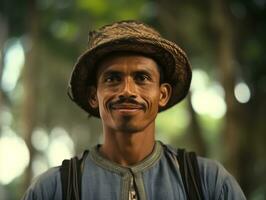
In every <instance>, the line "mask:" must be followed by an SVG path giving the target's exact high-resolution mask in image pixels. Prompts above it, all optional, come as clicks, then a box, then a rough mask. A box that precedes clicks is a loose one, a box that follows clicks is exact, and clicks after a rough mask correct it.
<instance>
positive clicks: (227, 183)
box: [198, 157, 245, 200]
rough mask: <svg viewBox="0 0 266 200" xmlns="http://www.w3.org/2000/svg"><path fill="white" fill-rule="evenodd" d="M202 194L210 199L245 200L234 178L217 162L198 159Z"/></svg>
mask: <svg viewBox="0 0 266 200" xmlns="http://www.w3.org/2000/svg"><path fill="white" fill-rule="evenodd" d="M198 164H199V171H200V174H201V179H202V183H203V184H202V185H203V190H204V193H205V194H207V196H208V197H211V199H217V200H218V199H219V200H220V199H245V196H244V194H243V192H242V190H241V188H240V186H239V184H238V183H237V181H236V180H235V178H234V177H233V176H232V175H231V174H230V173H229V172H228V171H227V170H226V169H225V168H224V167H223V165H222V164H221V163H219V162H218V161H214V160H211V159H208V158H203V157H198Z"/></svg>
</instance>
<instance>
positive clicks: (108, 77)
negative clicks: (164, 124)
mask: <svg viewBox="0 0 266 200" xmlns="http://www.w3.org/2000/svg"><path fill="white" fill-rule="evenodd" d="M158 69H159V68H158V66H157V63H156V62H155V61H154V60H153V59H151V58H148V57H145V56H142V55H137V54H122V55H115V56H110V57H108V58H107V59H105V60H104V61H102V62H101V63H100V65H99V68H98V73H97V87H94V88H93V89H92V90H91V93H90V94H89V103H90V105H91V106H92V107H93V108H97V109H99V113H100V117H101V120H102V125H103V133H104V142H103V144H102V145H101V147H100V153H101V154H102V155H103V156H104V157H106V158H107V159H109V160H111V161H113V162H116V163H118V164H120V165H122V166H130V165H135V164H137V163H138V162H140V161H142V160H143V159H144V158H146V157H147V156H148V155H149V154H150V153H151V152H152V150H153V147H154V144H155V118H156V116H157V114H158V110H159V108H160V107H163V106H165V105H166V104H167V102H168V100H169V98H170V96H171V91H172V88H171V85H170V84H168V83H160V73H159V70H158Z"/></svg>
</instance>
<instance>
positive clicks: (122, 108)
mask: <svg viewBox="0 0 266 200" xmlns="http://www.w3.org/2000/svg"><path fill="white" fill-rule="evenodd" d="M111 109H112V110H117V111H119V112H122V113H131V112H136V111H139V110H144V108H143V106H142V105H138V104H129V103H123V104H115V105H112V106H111Z"/></svg>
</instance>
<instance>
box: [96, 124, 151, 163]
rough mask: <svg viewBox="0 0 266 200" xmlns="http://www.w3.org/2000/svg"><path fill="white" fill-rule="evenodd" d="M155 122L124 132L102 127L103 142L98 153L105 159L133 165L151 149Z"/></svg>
mask: <svg viewBox="0 0 266 200" xmlns="http://www.w3.org/2000/svg"><path fill="white" fill-rule="evenodd" d="M154 133H155V124H154V123H151V124H150V125H149V126H148V127H147V128H145V130H143V131H139V132H135V133H124V132H119V131H112V130H108V129H107V128H104V143H103V145H102V146H101V148H100V153H101V154H102V155H103V156H104V157H106V158H107V159H109V160H111V161H113V162H116V163H118V164H120V165H122V166H130V165H135V164H137V163H138V162H140V161H142V160H143V159H144V158H146V157H147V156H148V155H149V154H150V153H151V152H152V150H153V147H154V144H155V139H154Z"/></svg>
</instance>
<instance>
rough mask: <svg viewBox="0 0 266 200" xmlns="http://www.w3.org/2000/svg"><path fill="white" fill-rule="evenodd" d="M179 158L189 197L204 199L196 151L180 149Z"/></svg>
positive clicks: (196, 199)
mask: <svg viewBox="0 0 266 200" xmlns="http://www.w3.org/2000/svg"><path fill="white" fill-rule="evenodd" d="M177 159H178V163H179V167H180V172H181V176H182V180H183V184H184V187H185V190H186V194H187V198H188V199H189V200H203V199H204V198H203V190H202V184H201V178H200V173H199V166H198V160H197V156H196V154H195V152H186V150H185V149H178V151H177Z"/></svg>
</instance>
